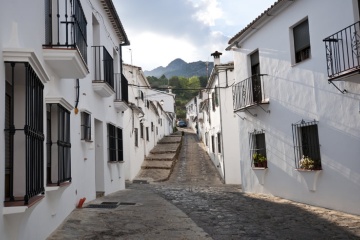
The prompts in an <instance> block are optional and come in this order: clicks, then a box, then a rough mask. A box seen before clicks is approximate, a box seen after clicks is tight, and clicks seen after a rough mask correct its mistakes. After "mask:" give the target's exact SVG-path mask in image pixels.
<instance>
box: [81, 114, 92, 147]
mask: <svg viewBox="0 0 360 240" xmlns="http://www.w3.org/2000/svg"><path fill="white" fill-rule="evenodd" d="M81 140H85V141H91V115H90V114H88V113H87V112H81Z"/></svg>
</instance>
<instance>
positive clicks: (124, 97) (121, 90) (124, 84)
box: [115, 73, 129, 103]
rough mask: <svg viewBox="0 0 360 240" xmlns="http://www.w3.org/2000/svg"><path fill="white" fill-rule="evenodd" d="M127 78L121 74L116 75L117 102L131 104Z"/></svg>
mask: <svg viewBox="0 0 360 240" xmlns="http://www.w3.org/2000/svg"><path fill="white" fill-rule="evenodd" d="M128 86H129V85H128V81H127V79H126V77H125V76H124V75H123V74H121V73H115V92H116V100H117V101H124V102H126V103H128V102H129V89H128Z"/></svg>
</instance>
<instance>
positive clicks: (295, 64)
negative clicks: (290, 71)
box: [291, 56, 311, 67]
mask: <svg viewBox="0 0 360 240" xmlns="http://www.w3.org/2000/svg"><path fill="white" fill-rule="evenodd" d="M310 59H311V56H310V57H308V58H307V59H304V60H302V61H301V62H298V63H292V64H291V67H296V66H297V65H299V64H302V63H303V62H307V61H309V60H310Z"/></svg>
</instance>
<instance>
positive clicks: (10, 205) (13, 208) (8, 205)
mask: <svg viewBox="0 0 360 240" xmlns="http://www.w3.org/2000/svg"><path fill="white" fill-rule="evenodd" d="M43 198H45V196H44V195H38V196H35V197H32V198H31V199H30V200H29V204H28V205H25V204H24V201H14V202H4V208H3V215H11V214H17V213H24V212H25V211H26V210H27V209H28V208H31V207H33V206H35V205H36V204H37V203H39V202H40V201H41V200H42V199H43Z"/></svg>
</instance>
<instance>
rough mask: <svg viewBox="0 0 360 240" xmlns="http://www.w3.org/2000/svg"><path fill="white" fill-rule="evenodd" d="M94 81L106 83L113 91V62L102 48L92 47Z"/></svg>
mask: <svg viewBox="0 0 360 240" xmlns="http://www.w3.org/2000/svg"><path fill="white" fill-rule="evenodd" d="M92 48H93V54H94V56H93V57H94V74H95V76H94V80H95V81H101V82H106V83H107V84H109V86H110V87H112V88H113V89H114V60H113V58H112V57H111V55H110V53H109V52H108V51H107V50H106V48H105V47H103V46H93V47H92Z"/></svg>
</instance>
